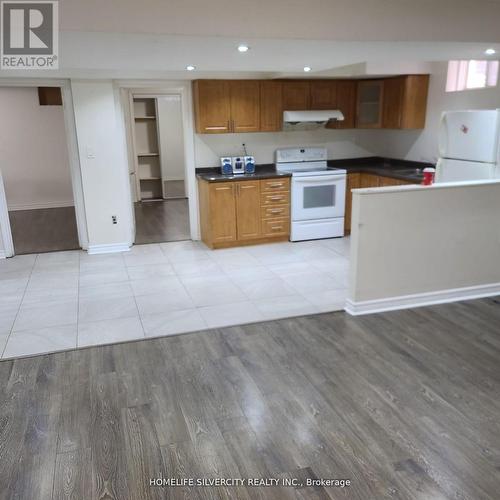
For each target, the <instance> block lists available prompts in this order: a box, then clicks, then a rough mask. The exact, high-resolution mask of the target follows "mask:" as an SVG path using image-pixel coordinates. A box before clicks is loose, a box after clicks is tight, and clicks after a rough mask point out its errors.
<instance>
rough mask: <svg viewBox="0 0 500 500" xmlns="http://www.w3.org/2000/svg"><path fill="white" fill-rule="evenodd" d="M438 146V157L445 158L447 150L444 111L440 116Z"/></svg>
mask: <svg viewBox="0 0 500 500" xmlns="http://www.w3.org/2000/svg"><path fill="white" fill-rule="evenodd" d="M438 145H439V156H440V157H441V158H444V157H446V152H447V150H448V123H447V120H446V111H444V112H443V113H442V115H441V122H440V124H439V133H438Z"/></svg>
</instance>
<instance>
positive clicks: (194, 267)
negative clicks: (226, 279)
mask: <svg viewBox="0 0 500 500" xmlns="http://www.w3.org/2000/svg"><path fill="white" fill-rule="evenodd" d="M172 266H173V268H174V270H175V272H176V273H177V274H178V275H179V276H220V275H221V274H223V270H222V268H221V267H220V266H219V264H217V262H215V261H214V260H212V259H205V260H193V261H189V262H174V263H173V264H172Z"/></svg>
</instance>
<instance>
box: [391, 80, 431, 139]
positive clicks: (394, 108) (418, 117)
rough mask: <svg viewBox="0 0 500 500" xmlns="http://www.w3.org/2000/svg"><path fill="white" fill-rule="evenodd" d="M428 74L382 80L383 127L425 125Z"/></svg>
mask: <svg viewBox="0 0 500 500" xmlns="http://www.w3.org/2000/svg"><path fill="white" fill-rule="evenodd" d="M428 89H429V75H407V76H400V77H396V78H386V79H385V80H384V101H383V118H382V127H383V128H393V129H421V128H424V127H425V115H426V111H427V109H426V108H427V94H428Z"/></svg>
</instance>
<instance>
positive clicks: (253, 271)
mask: <svg viewBox="0 0 500 500" xmlns="http://www.w3.org/2000/svg"><path fill="white" fill-rule="evenodd" d="M224 273H225V274H226V276H227V277H228V278H229V279H230V280H231V281H233V282H234V283H236V284H237V285H239V284H240V283H247V282H249V281H256V280H265V279H271V278H276V277H277V276H276V275H275V274H274V273H273V272H272V271H271V270H270V268H269V267H268V266H251V267H239V268H237V269H224Z"/></svg>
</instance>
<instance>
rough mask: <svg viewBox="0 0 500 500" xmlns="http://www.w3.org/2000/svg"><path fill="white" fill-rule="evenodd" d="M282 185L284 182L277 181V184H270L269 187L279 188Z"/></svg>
mask: <svg viewBox="0 0 500 500" xmlns="http://www.w3.org/2000/svg"><path fill="white" fill-rule="evenodd" d="M281 186H283V183H282V182H277V183H276V184H269V187H271V188H279V187H281Z"/></svg>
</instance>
